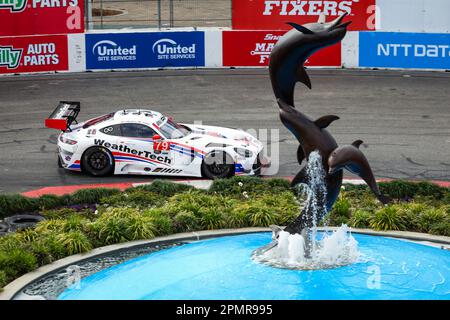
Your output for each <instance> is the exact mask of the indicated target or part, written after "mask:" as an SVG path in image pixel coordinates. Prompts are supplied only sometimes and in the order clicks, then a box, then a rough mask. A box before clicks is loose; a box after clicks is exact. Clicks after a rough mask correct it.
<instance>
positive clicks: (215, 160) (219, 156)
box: [201, 151, 234, 179]
mask: <svg viewBox="0 0 450 320" xmlns="http://www.w3.org/2000/svg"><path fill="white" fill-rule="evenodd" d="M201 168H202V175H203V176H204V177H206V178H208V179H217V178H228V177H231V176H233V175H234V161H233V159H232V158H231V157H230V156H229V155H228V154H227V153H226V152H223V151H211V152H210V153H208V154H207V155H206V156H205V158H204V159H203V162H202V167H201Z"/></svg>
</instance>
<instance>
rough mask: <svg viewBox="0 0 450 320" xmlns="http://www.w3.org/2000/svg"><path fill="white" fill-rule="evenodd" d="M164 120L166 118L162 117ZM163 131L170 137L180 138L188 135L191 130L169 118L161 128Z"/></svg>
mask: <svg viewBox="0 0 450 320" xmlns="http://www.w3.org/2000/svg"><path fill="white" fill-rule="evenodd" d="M161 120H163V121H164V119H161ZM159 129H160V130H161V133H162V134H163V135H164V136H165V137H166V138H168V139H180V138H183V137H186V136H187V135H188V134H189V133H190V132H191V130H189V129H188V128H186V127H184V126H182V125H180V124H178V123H176V122H174V121H172V120H170V119H167V121H166V122H165V123H164V124H163V125H162V126H161V127H160V128H159Z"/></svg>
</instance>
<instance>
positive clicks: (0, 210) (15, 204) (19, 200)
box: [0, 194, 39, 219]
mask: <svg viewBox="0 0 450 320" xmlns="http://www.w3.org/2000/svg"><path fill="white" fill-rule="evenodd" d="M38 209H39V205H38V201H37V200H36V199H32V198H28V197H24V196H22V195H20V194H2V195H0V219H1V218H5V217H8V216H12V215H14V214H18V213H24V212H34V211H37V210H38Z"/></svg>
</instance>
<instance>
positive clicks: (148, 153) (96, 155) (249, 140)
mask: <svg viewBox="0 0 450 320" xmlns="http://www.w3.org/2000/svg"><path fill="white" fill-rule="evenodd" d="M79 112H80V103H79V102H68V101H62V102H60V104H59V105H58V107H56V109H55V110H54V112H53V113H52V114H51V115H50V117H49V118H47V119H46V120H45V125H46V127H48V128H52V129H59V130H61V131H62V132H61V134H60V135H59V137H58V156H59V157H58V158H59V159H58V163H59V165H60V166H61V167H62V168H65V169H67V170H73V171H82V172H86V173H89V174H91V175H94V176H105V175H109V174H145V175H160V176H193V177H206V178H225V177H229V176H232V175H234V174H236V175H259V174H260V171H261V168H262V167H263V166H268V165H269V164H268V163H269V162H268V160H267V159H266V158H263V157H262V155H261V152H262V150H263V144H262V143H261V142H260V141H258V140H257V139H256V138H255V137H253V136H252V135H250V134H248V133H246V132H244V131H241V130H235V129H228V128H222V127H213V126H203V125H193V124H181V123H176V122H174V121H173V120H172V119H171V118H170V117H167V116H165V115H163V114H161V113H159V112H155V111H151V110H144V109H125V110H121V111H117V112H113V113H109V114H106V115H103V116H100V117H97V118H94V119H90V120H87V121H85V122H81V123H77V121H76V118H77V116H78V113H79Z"/></svg>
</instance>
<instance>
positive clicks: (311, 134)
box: [269, 14, 389, 247]
mask: <svg viewBox="0 0 450 320" xmlns="http://www.w3.org/2000/svg"><path fill="white" fill-rule="evenodd" d="M346 15H347V14H343V15H341V16H340V17H338V18H337V19H336V20H334V21H332V22H328V23H327V22H326V18H325V16H324V15H321V16H320V18H319V21H318V22H317V23H309V24H305V25H303V26H302V25H298V24H296V23H292V22H289V23H288V24H289V25H291V26H292V27H293V29H292V30H290V31H288V32H287V33H286V34H285V35H283V36H282V37H281V38H280V39H279V40H278V42H277V43H276V45H275V46H274V48H273V50H272V52H271V55H270V61H269V73H270V79H271V82H272V88H273V91H274V94H275V97H276V98H277V103H278V106H279V109H280V119H281V122H282V123H283V124H284V126H285V127H286V128H287V129H288V130H289V131H291V132H292V134H293V135H294V136H295V137H296V138H297V140H298V142H299V143H300V145H299V147H298V150H297V159H298V162H299V164H301V163H302V162H303V160H305V159H306V160H308V158H309V155H310V154H311V152H313V151H316V150H317V151H318V152H319V153H320V156H321V158H322V165H323V168H324V170H325V172H326V173H325V177H324V180H325V184H326V190H327V193H326V196H325V195H320V194H319V195H317V196H318V202H319V203H318V205H319V206H322V205H323V206H324V207H325V208H326V212H322V213H321V215H320V216H318V217H316V219H317V221H320V220H321V219H322V218H323V217H324V216H325V215H326V214H327V213H328V212H329V211H331V208H332V207H333V204H334V203H335V202H336V199H337V197H338V196H339V192H340V189H341V185H342V180H343V169H344V168H345V169H347V170H350V171H352V172H354V173H356V174H358V175H359V176H360V177H362V178H363V179H364V181H366V182H367V183H368V185H369V186H370V188H371V190H372V191H373V192H374V194H375V195H376V196H377V198H378V199H379V200H380V201H382V202H383V203H387V202H388V201H389V199H388V198H387V197H385V196H383V195H381V193H380V192H379V190H378V187H377V186H376V182H375V178H374V177H373V173H372V170H371V169H370V165H369V163H368V162H367V159H366V158H365V157H364V155H363V154H362V152H361V151H360V150H359V149H358V148H357V146H356V143H355V145H353V146H345V147H342V148H338V145H337V143H336V141H335V139H334V138H333V136H332V135H331V134H330V133H329V132H328V130H327V129H326V128H327V127H328V126H329V125H330V124H331V123H332V122H333V121H336V120H338V119H339V117H338V116H335V115H327V116H323V117H321V118H319V119H317V120H313V119H311V118H309V117H308V116H306V115H305V114H304V113H302V112H301V111H299V110H297V109H296V108H295V106H294V90H295V85H296V83H297V82H301V83H303V84H305V85H306V86H307V87H308V88H310V89H311V88H312V86H311V80H310V78H309V76H308V74H307V73H306V70H305V68H304V63H305V62H306V60H307V59H308V58H309V57H310V56H311V55H312V54H313V53H314V52H316V51H317V50H320V49H322V48H324V47H327V46H330V45H333V44H336V43H338V42H340V41H341V40H342V39H343V38H344V36H345V34H346V32H347V26H348V25H349V24H350V23H351V21H348V22H344V23H343V22H342V20H343V19H344V17H345V16H346ZM358 143H359V142H358ZM358 146H359V145H358ZM299 183H305V184H308V176H307V173H306V167H304V168H303V169H302V170H301V171H300V172H299V173H298V174H297V175H296V176H295V178H294V179H293V181H292V184H291V185H292V186H295V185H297V184H299ZM311 210H312V208H311V204H308V203H307V204H306V206H305V207H304V208H303V210H302V213H301V214H300V215H299V216H298V217H297V218H296V219H295V220H294V221H293V222H292V223H290V224H289V225H288V226H287V227H286V228H285V229H284V231H287V232H289V233H291V234H295V233H298V234H305V230H307V229H310V228H311V227H312V226H313V218H312V214H311ZM273 230H277V232H275V231H274V237H276V234H278V233H279V229H276V227H273ZM272 246H273V245H272ZM269 247H270V246H269Z"/></svg>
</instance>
